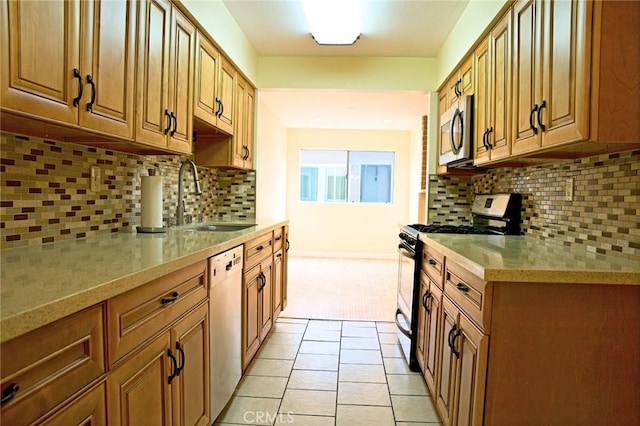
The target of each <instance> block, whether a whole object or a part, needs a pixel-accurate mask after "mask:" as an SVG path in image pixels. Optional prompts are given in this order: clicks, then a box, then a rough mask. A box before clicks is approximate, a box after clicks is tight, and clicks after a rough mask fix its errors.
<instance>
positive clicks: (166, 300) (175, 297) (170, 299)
mask: <svg viewBox="0 0 640 426" xmlns="http://www.w3.org/2000/svg"><path fill="white" fill-rule="evenodd" d="M179 298H180V295H179V294H178V292H177V291H174V292H173V293H172V294H171V297H163V298H162V300H161V301H160V302H161V303H162V304H163V305H164V306H167V305H170V304H172V303H173V302H175V301H176V300H178V299H179Z"/></svg>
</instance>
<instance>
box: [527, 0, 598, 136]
mask: <svg viewBox="0 0 640 426" xmlns="http://www.w3.org/2000/svg"><path fill="white" fill-rule="evenodd" d="M540 7H541V8H544V9H543V13H542V15H543V16H544V56H543V60H542V73H541V74H542V79H543V83H542V98H541V99H542V100H540V99H539V100H538V102H544V105H545V107H544V108H542V112H541V113H540V122H541V124H543V125H544V126H545V130H544V132H543V136H542V145H543V146H548V145H555V144H559V143H569V142H575V141H580V140H585V139H587V138H588V137H589V120H588V117H589V106H590V100H589V88H590V81H591V80H590V66H591V43H590V40H591V34H590V31H591V28H590V27H591V15H592V9H593V4H592V2H565V1H553V0H551V1H546V2H544V3H542V5H541V6H540ZM539 124H540V123H539Z"/></svg>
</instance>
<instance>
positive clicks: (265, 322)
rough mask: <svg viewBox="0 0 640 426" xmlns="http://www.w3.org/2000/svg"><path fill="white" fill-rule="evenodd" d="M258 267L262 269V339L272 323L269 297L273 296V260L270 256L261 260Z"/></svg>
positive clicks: (271, 306)
mask: <svg viewBox="0 0 640 426" xmlns="http://www.w3.org/2000/svg"><path fill="white" fill-rule="evenodd" d="M260 269H261V270H262V290H261V291H260V305H261V306H260V341H263V340H264V339H265V338H266V337H267V334H269V330H271V325H272V324H273V305H272V300H271V298H272V297H273V296H272V294H273V275H272V274H273V261H272V260H271V257H269V258H268V259H267V260H265V261H263V262H262V264H261V267H260Z"/></svg>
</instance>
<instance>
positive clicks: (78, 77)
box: [73, 68, 82, 107]
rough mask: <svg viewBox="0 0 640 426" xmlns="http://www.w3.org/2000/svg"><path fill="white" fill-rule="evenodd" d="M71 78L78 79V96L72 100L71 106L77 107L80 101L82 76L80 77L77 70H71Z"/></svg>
mask: <svg viewBox="0 0 640 426" xmlns="http://www.w3.org/2000/svg"><path fill="white" fill-rule="evenodd" d="M73 77H74V78H77V79H78V96H76V97H75V98H73V106H74V107H77V106H78V104H79V103H80V99H82V76H81V75H80V70H79V69H77V68H74V69H73Z"/></svg>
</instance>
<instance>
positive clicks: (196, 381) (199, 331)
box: [171, 303, 210, 426]
mask: <svg viewBox="0 0 640 426" xmlns="http://www.w3.org/2000/svg"><path fill="white" fill-rule="evenodd" d="M208 308H209V306H208V305H207V304H206V303H204V304H202V305H200V307H199V308H196V310H195V311H193V312H192V313H190V314H189V315H188V316H187V317H185V318H183V319H182V320H180V321H179V322H178V323H177V324H176V325H175V326H174V327H173V329H172V332H171V342H172V344H173V347H174V348H175V352H176V357H177V358H178V363H179V364H178V368H179V370H180V374H179V375H178V376H177V377H176V378H175V380H174V381H173V382H172V384H171V386H172V395H173V407H174V410H173V424H174V425H176V426H178V425H180V426H195V425H198V426H200V425H202V426H206V425H208V424H209V417H210V413H209V402H210V401H209V391H210V389H209V379H210V377H209V309H208Z"/></svg>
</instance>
